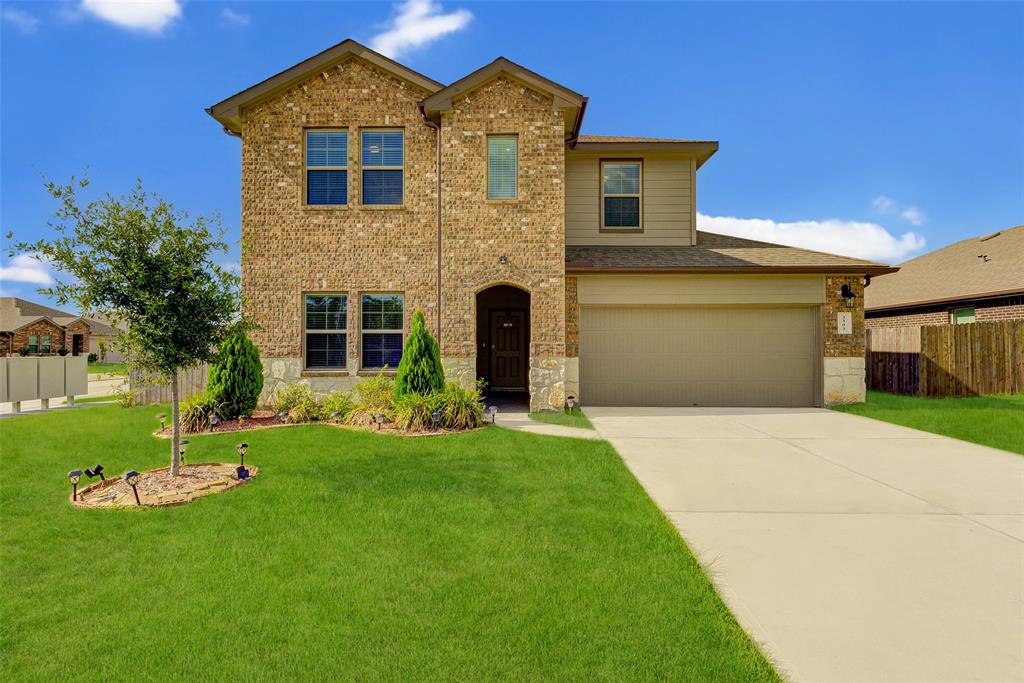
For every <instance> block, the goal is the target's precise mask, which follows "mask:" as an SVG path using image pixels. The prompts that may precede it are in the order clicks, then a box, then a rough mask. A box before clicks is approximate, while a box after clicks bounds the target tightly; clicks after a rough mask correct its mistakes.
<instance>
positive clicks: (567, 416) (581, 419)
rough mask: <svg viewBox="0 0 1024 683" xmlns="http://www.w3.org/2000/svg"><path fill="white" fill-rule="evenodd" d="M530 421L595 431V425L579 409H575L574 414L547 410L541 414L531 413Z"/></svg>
mask: <svg viewBox="0 0 1024 683" xmlns="http://www.w3.org/2000/svg"><path fill="white" fill-rule="evenodd" d="M530 419H531V420H536V421H537V422H547V423H548V424H553V425H564V426H566V427H579V428H580V429H593V428H594V425H592V424H590V420H588V419H587V416H586V415H584V414H583V411H582V410H580V409H579V408H573V409H572V412H568V413H567V412H565V411H555V410H546V411H544V412H541V413H530Z"/></svg>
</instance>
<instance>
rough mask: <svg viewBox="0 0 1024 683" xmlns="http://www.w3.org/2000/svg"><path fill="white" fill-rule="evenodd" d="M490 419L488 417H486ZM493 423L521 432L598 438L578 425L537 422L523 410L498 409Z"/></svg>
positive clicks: (590, 430) (576, 437)
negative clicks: (567, 425)
mask: <svg viewBox="0 0 1024 683" xmlns="http://www.w3.org/2000/svg"><path fill="white" fill-rule="evenodd" d="M488 419H490V418H488ZM495 424H497V425H498V426H499V427H505V428H507V429H517V430H519V431H521V432H532V433H534V434H544V435H545V436H568V437H571V438H573V439H600V438H601V437H600V436H598V434H597V432H596V431H594V430H593V429H581V428H579V427H563V426H562V425H553V424H548V423H546V422H538V421H536V420H531V419H530V414H529V413H527V412H525V411H511V412H508V411H503V410H499V411H498V417H497V419H496V420H495Z"/></svg>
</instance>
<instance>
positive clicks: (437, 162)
mask: <svg viewBox="0 0 1024 683" xmlns="http://www.w3.org/2000/svg"><path fill="white" fill-rule="evenodd" d="M417 106H419V108H420V116H422V117H423V123H425V124H427V125H428V126H430V127H431V128H433V129H434V133H435V136H434V139H435V140H436V141H437V144H436V145H435V147H436V152H435V161H434V165H435V168H434V172H435V174H436V176H437V207H436V210H435V216H434V231H435V233H436V235H437V238H436V239H437V293H436V304H435V305H436V306H437V311H436V312H437V345H438V347H440V346H441V124H439V123H434V122H433V121H431V120H430V118H429V117H428V116H427V112H426V110H425V109H424V105H423V102H422V101H421V102H419V104H418V105H417Z"/></svg>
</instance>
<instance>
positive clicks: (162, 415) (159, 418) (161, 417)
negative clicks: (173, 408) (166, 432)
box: [156, 413, 167, 430]
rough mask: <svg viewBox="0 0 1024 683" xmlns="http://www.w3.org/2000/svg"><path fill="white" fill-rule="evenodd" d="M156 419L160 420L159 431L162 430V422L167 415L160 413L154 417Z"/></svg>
mask: <svg viewBox="0 0 1024 683" xmlns="http://www.w3.org/2000/svg"><path fill="white" fill-rule="evenodd" d="M156 419H158V420H160V429H161V430H163V429H164V420H166V419H167V413H160V414H159V415H157V416H156Z"/></svg>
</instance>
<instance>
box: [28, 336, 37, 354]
mask: <svg viewBox="0 0 1024 683" xmlns="http://www.w3.org/2000/svg"><path fill="white" fill-rule="evenodd" d="M28 352H29V353H39V337H38V336H36V335H34V334H30V335H29V337H28Z"/></svg>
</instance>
